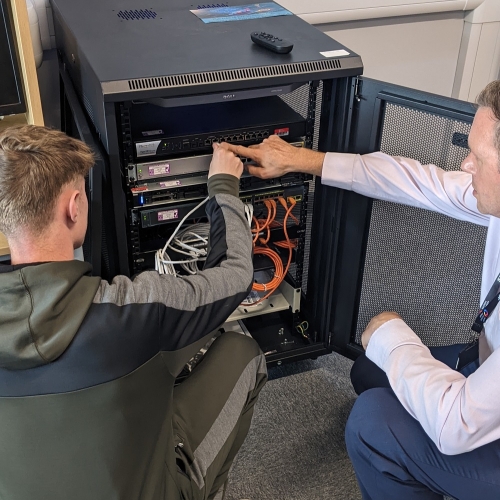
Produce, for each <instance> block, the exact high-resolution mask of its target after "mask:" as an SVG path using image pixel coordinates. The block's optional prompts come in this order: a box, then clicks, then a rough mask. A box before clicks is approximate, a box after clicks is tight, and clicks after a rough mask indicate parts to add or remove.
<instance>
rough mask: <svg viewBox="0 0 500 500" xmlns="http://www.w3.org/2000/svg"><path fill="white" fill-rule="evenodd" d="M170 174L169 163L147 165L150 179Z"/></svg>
mask: <svg viewBox="0 0 500 500" xmlns="http://www.w3.org/2000/svg"><path fill="white" fill-rule="evenodd" d="M169 172H170V164H169V163H151V164H150V165H148V174H149V176H150V177H157V176H158V175H165V174H168V173H169Z"/></svg>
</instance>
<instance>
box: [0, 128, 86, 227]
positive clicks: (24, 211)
mask: <svg viewBox="0 0 500 500" xmlns="http://www.w3.org/2000/svg"><path fill="white" fill-rule="evenodd" d="M93 165H94V155H93V153H92V151H91V150H90V148H89V147H88V146H87V145H86V144H84V143H83V142H81V141H79V140H77V139H73V138H71V137H68V136H67V135H66V134H64V133H63V132H60V131H58V130H52V129H49V128H46V127H39V126H36V125H23V126H19V127H11V128H7V129H5V130H4V131H2V132H0V231H2V232H3V233H5V235H6V236H7V237H9V236H11V235H14V234H15V233H16V231H17V230H18V229H20V228H22V229H27V230H28V231H30V232H31V233H32V234H41V233H42V232H43V230H44V229H46V228H47V226H48V225H49V224H50V223H51V222H52V219H53V216H54V210H55V206H56V201H57V198H58V197H59V195H60V194H61V192H62V189H63V186H65V185H66V184H69V183H74V182H77V181H78V179H79V178H82V177H85V176H86V175H87V174H88V172H89V170H90V169H91V168H92V166H93Z"/></svg>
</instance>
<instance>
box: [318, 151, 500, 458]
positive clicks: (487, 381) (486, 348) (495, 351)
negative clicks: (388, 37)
mask: <svg viewBox="0 0 500 500" xmlns="http://www.w3.org/2000/svg"><path fill="white" fill-rule="evenodd" d="M322 183H323V184H325V185H328V186H336V187H340V188H343V189H348V190H352V191H355V192H357V193H360V194H364V195H366V196H370V197H372V198H377V199H381V200H387V201H392V202H397V203H402V204H405V205H411V206H414V207H421V208H425V209H429V210H433V211H436V212H440V213H443V214H446V215H449V216H450V217H454V218H456V219H460V220H464V221H469V222H473V223H475V224H480V225H483V226H487V227H488V236H487V240H486V248H485V253H484V263H483V275H482V282H481V301H483V299H484V298H485V296H486V294H487V293H488V291H489V289H490V287H491V285H492V284H493V281H494V280H495V279H496V277H497V276H498V274H499V273H500V259H499V257H500V219H498V218H496V217H493V216H487V215H483V214H481V213H479V212H478V210H477V206H476V199H475V198H474V197H473V196H472V186H471V175H470V174H467V173H465V172H455V171H453V172H445V171H443V170H441V169H439V168H438V167H436V166H435V165H421V164H420V163H419V162H417V161H415V160H411V159H407V158H399V157H392V156H388V155H385V154H383V153H372V154H368V155H363V156H360V155H354V154H339V153H327V155H326V157H325V160H324V163H323V172H322ZM478 308H479V304H478ZM473 320H474V318H471V324H472V322H473ZM499 347H500V306H498V307H497V308H496V309H495V311H494V312H493V314H492V315H491V316H490V318H489V319H488V321H487V322H486V324H485V329H484V332H483V335H482V337H481V339H480V353H481V355H480V358H481V365H480V367H479V368H478V369H477V370H476V372H474V373H473V374H472V375H470V376H469V377H468V378H465V377H464V376H463V375H461V374H460V373H458V372H456V371H455V370H452V369H451V368H448V367H447V366H446V365H444V364H443V363H441V362H439V361H437V360H436V359H434V358H433V357H432V356H431V354H430V352H429V349H428V348H427V347H425V346H424V345H423V344H422V342H421V341H420V339H419V337H418V336H417V335H416V334H415V333H414V332H413V331H412V330H411V328H409V327H408V326H407V325H406V324H405V323H404V322H403V321H402V320H399V319H394V320H392V321H389V322H387V323H385V324H384V325H382V326H381V327H380V328H379V329H378V330H376V331H375V333H374V334H373V336H372V337H371V339H370V342H369V344H368V349H367V351H366V355H367V356H368V358H369V359H371V360H372V361H373V362H374V363H376V364H377V366H379V367H380V368H381V369H382V370H384V371H385V372H386V374H387V376H388V378H389V382H390V384H391V387H392V388H393V390H394V392H395V393H396V395H397V397H398V399H399V400H400V401H401V403H402V405H403V406H404V407H405V408H406V409H407V410H408V412H409V413H410V414H411V415H412V416H413V417H414V418H416V419H417V420H418V421H419V422H420V424H421V425H422V427H423V428H424V430H425V432H426V433H427V434H428V436H429V437H430V438H431V439H432V440H433V441H434V443H435V444H436V446H437V447H438V449H439V450H440V451H441V452H442V453H445V454H447V455H455V454H459V453H465V452H467V451H470V450H473V449H475V448H478V447H479V446H482V445H485V444H487V443H490V442H492V441H494V440H497V439H500V349H499Z"/></svg>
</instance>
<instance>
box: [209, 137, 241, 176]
mask: <svg viewBox="0 0 500 500" xmlns="http://www.w3.org/2000/svg"><path fill="white" fill-rule="evenodd" d="M212 147H213V149H214V155H213V157H212V161H211V163H210V170H209V171H208V177H209V178H210V177H212V175H215V174H229V175H234V176H235V177H237V178H238V179H239V178H240V177H241V174H242V173H243V163H241V160H240V159H239V158H238V157H237V156H236V155H235V154H234V153H232V152H231V151H229V150H228V149H224V148H222V147H221V146H220V144H218V143H216V142H214V143H213V144H212Z"/></svg>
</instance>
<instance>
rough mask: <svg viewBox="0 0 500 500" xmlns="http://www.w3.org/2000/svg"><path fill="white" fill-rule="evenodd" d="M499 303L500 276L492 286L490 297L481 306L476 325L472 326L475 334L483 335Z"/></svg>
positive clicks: (475, 321)
mask: <svg viewBox="0 0 500 500" xmlns="http://www.w3.org/2000/svg"><path fill="white" fill-rule="evenodd" d="M498 302H500V274H499V275H498V277H497V279H496V280H495V282H494V283H493V285H492V286H491V288H490V291H489V292H488V295H487V296H486V298H485V299H484V302H483V304H482V305H481V309H479V314H478V315H477V318H476V319H475V320H474V324H473V325H472V326H471V328H472V329H473V330H474V331H475V332H477V333H481V331H482V330H483V325H484V323H485V322H486V320H487V319H488V318H489V317H490V315H491V313H492V312H493V310H494V309H495V307H496V306H497V304H498Z"/></svg>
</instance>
